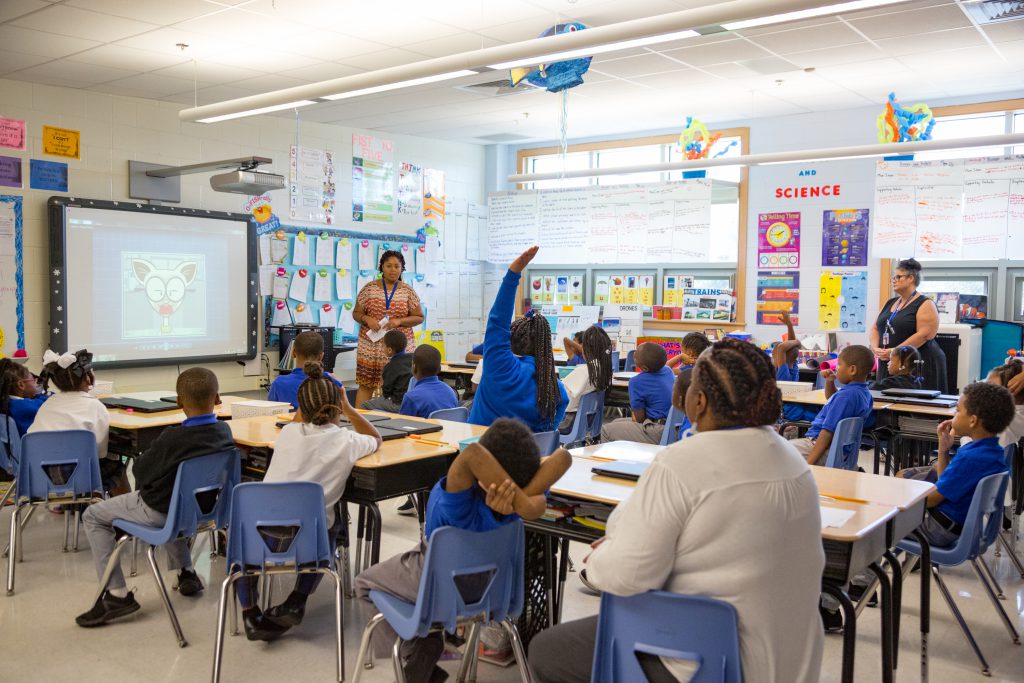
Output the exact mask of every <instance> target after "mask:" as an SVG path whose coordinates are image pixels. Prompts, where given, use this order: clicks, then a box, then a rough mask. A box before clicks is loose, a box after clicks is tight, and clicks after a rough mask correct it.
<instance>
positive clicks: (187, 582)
mask: <svg viewBox="0 0 1024 683" xmlns="http://www.w3.org/2000/svg"><path fill="white" fill-rule="evenodd" d="M202 590H203V582H202V581H200V580H199V576H198V575H197V574H196V573H195V572H194V571H192V570H191V569H182V570H181V571H180V572H178V592H179V593H180V594H182V595H186V596H188V595H196V594H197V593H201V592H202Z"/></svg>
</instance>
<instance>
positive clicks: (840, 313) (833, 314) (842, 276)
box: [818, 270, 868, 332]
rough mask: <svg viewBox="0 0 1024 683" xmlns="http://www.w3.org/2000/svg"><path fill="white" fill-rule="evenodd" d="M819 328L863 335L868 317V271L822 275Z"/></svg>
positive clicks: (827, 271) (823, 272)
mask: <svg viewBox="0 0 1024 683" xmlns="http://www.w3.org/2000/svg"><path fill="white" fill-rule="evenodd" d="M820 291H821V295H820V296H821V298H820V299H819V301H818V325H819V327H820V328H821V329H822V330H826V331H837V330H838V331H841V332H863V331H864V329H865V318H866V316H867V302H868V274H867V271H863V270H860V271H845V272H844V271H829V270H823V271H822V272H821V290H820Z"/></svg>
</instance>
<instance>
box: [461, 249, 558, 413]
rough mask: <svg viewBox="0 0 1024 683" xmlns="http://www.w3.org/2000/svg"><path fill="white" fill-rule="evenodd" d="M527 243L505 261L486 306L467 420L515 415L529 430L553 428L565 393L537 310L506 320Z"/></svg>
mask: <svg viewBox="0 0 1024 683" xmlns="http://www.w3.org/2000/svg"><path fill="white" fill-rule="evenodd" d="M537 250H538V247H530V248H529V249H527V250H526V251H524V252H523V253H522V254H520V255H519V256H518V257H516V260H515V261H513V262H512V263H511V265H509V268H508V272H507V273H505V277H504V279H503V280H502V281H501V287H500V288H499V289H498V295H497V296H496V297H495V299H494V304H493V305H492V306H491V313H490V315H489V316H488V318H487V329H486V331H485V332H484V358H486V359H487V362H486V363H485V364H484V368H483V372H482V377H481V379H480V386H479V388H478V389H477V392H476V397H475V398H474V399H473V408H472V410H471V411H470V413H469V421H470V423H472V424H475V425H483V426H489V425H490V424H491V423H492V422H494V421H495V420H496V419H498V418H499V417H515V418H519V419H520V420H522V421H523V422H525V423H526V426H528V427H529V428H530V429H532V430H533V431H534V432H549V431H551V430H553V429H556V428H557V427H558V425H559V423H561V421H562V418H563V417H564V416H565V408H566V406H567V405H568V404H569V396H568V395H567V394H566V393H565V387H564V386H563V385H562V382H561V381H560V380H559V379H558V374H557V372H556V371H555V356H554V352H553V351H552V349H551V328H550V327H549V326H548V321H547V319H546V318H544V316H542V315H536V314H534V313H533V312H532V311H531V313H530V314H527V315H526V316H524V317H522V318H519V319H518V320H515V321H513V322H512V325H511V326H509V323H508V321H509V320H510V319H511V318H512V315H513V312H514V308H515V299H516V289H517V288H518V287H519V280H520V279H521V278H522V273H523V269H524V268H526V266H527V265H528V264H529V263H530V261H531V260H533V257H534V256H536V255H537Z"/></svg>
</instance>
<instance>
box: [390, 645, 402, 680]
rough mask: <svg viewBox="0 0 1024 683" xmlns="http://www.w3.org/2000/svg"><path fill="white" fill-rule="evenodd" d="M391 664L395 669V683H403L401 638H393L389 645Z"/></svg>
mask: <svg viewBox="0 0 1024 683" xmlns="http://www.w3.org/2000/svg"><path fill="white" fill-rule="evenodd" d="M391 665H392V666H393V667H394V669H395V683H405V670H404V669H403V668H402V639H401V638H395V644H394V645H392V646H391Z"/></svg>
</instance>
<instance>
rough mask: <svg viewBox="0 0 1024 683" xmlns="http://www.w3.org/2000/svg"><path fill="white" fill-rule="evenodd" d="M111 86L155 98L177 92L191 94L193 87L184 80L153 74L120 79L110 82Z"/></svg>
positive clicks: (192, 84) (191, 83)
mask: <svg viewBox="0 0 1024 683" xmlns="http://www.w3.org/2000/svg"><path fill="white" fill-rule="evenodd" d="M111 84H112V85H114V86H120V87H124V88H128V89H131V90H135V91H139V92H147V93H149V95H148V96H149V97H156V98H159V97H164V96H166V95H173V94H174V93H179V92H186V91H188V92H191V91H192V89H193V88H194V85H195V84H194V83H193V82H192V81H188V80H185V79H184V78H172V77H170V76H160V75H157V74H153V73H148V74H140V75H138V76H130V77H128V78H122V79H119V80H116V81H112V82H111Z"/></svg>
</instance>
